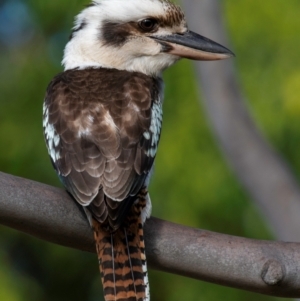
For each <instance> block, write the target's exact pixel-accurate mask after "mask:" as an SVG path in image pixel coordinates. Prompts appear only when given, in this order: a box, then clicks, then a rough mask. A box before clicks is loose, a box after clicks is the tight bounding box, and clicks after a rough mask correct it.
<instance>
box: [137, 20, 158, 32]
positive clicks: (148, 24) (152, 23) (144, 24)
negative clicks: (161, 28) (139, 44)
mask: <svg viewBox="0 0 300 301" xmlns="http://www.w3.org/2000/svg"><path fill="white" fill-rule="evenodd" d="M139 26H140V28H141V29H142V30H144V31H146V32H150V31H153V30H155V29H156V28H157V21H156V20H155V19H144V20H142V21H140V22H139Z"/></svg>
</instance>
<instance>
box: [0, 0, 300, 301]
mask: <svg viewBox="0 0 300 301" xmlns="http://www.w3.org/2000/svg"><path fill="white" fill-rule="evenodd" d="M88 3H89V2H88V1H87V0H76V1H75V0H72V1H71V0H64V1H60V0H51V1H45V0H27V1H25V0H24V1H22V0H7V1H3V0H0V66H1V68H0V145H1V147H0V171H2V172H6V173H10V174H13V175H17V176H20V177H25V178H29V179H33V180H36V181H40V182H43V183H47V184H50V185H55V186H61V185H60V183H59V181H58V179H57V176H56V174H55V172H54V170H53V169H52V166H51V164H50V160H49V158H48V155H47V151H46V148H45V145H44V140H43V135H42V102H43V97H44V94H45V90H46V87H47V84H48V83H49V82H50V80H51V78H52V77H53V76H54V75H55V74H57V73H59V72H61V71H62V67H61V65H60V61H61V58H62V54H63V48H64V45H65V44H66V42H67V41H68V37H69V35H70V29H71V27H72V22H73V17H74V16H75V15H76V14H77V13H78V12H79V11H80V10H81V9H82V8H83V6H84V5H86V4H88ZM222 7H223V13H224V19H225V21H226V26H227V29H228V32H229V37H230V40H231V45H228V46H229V48H230V49H232V50H233V51H234V52H235V54H236V59H235V64H236V67H237V71H238V74H239V80H240V83H241V86H242V89H243V92H244V95H245V96H246V98H247V100H248V103H247V106H248V109H249V110H250V112H251V114H252V116H253V118H254V119H255V121H256V123H257V125H258V127H259V128H260V130H261V131H262V132H263V134H264V135H265V137H267V139H268V140H269V141H270V143H271V144H272V145H273V146H274V148H275V149H276V150H277V151H278V152H279V153H280V154H281V155H282V156H283V157H284V158H285V159H286V160H287V162H288V164H289V165H290V166H291V168H292V169H293V172H294V174H295V175H296V177H298V178H299V176H300V156H299V149H300V130H299V127H300V118H299V116H300V101H299V99H298V95H300V68H299V66H300V55H299V49H300V38H299V32H300V21H299V12H300V2H299V1H297V0H289V1H288V2H287V1H285V2H283V1H281V0H273V1H263V2H262V1H253V0H244V1H234V0H223V1H222ZM199 15H200V14H199ZM198 32H199V33H201V29H199V30H198ZM164 79H165V82H166V91H165V103H164V124H163V132H162V136H161V142H160V147H159V150H158V155H157V159H156V169H155V174H154V177H153V180H152V183H151V187H150V192H151V199H152V202H153V215H154V216H156V217H160V218H163V219H166V220H169V221H173V222H176V223H180V224H184V225H188V226H192V227H197V228H204V229H208V230H212V231H217V232H222V233H228V234H232V235H238V236H244V237H249V238H257V239H272V238H273V237H272V235H271V232H270V231H269V226H268V224H267V223H266V222H265V221H264V218H263V217H262V216H261V215H260V213H259V212H258V210H257V208H256V207H255V205H254V204H253V202H252V201H251V199H250V198H249V197H248V196H247V194H246V192H245V191H244V189H243V188H242V187H241V185H240V184H239V183H238V181H237V179H236V178H235V176H234V174H233V173H232V171H231V169H230V168H229V167H228V165H227V164H226V162H225V160H224V158H223V156H222V152H221V150H220V149H219V148H218V146H217V144H216V142H215V140H214V137H213V135H212V133H211V130H210V128H209V123H208V120H207V118H206V116H205V114H204V112H203V109H202V107H201V106H200V105H199V102H198V97H199V95H200V93H199V90H198V87H197V86H196V79H195V77H194V73H193V66H192V64H191V62H189V61H187V60H182V61H181V62H179V63H178V64H177V65H175V66H173V67H172V68H170V69H169V70H168V71H166V72H165V74H164ZM41 197H42V196H41ZM0 267H1V268H0V300H3V301H25V300H26V301H27V300H31V301H63V300H73V301H77V300H78V301H79V300H86V301H96V300H97V301H101V300H103V299H102V287H101V284H100V282H101V281H100V275H99V272H98V264H97V259H96V255H94V254H88V253H84V252H79V251H76V250H72V249H67V248H64V247H60V246H56V245H53V244H50V243H46V242H43V241H41V240H38V239H36V238H33V237H30V236H28V235H25V234H23V233H20V232H17V231H14V230H11V229H8V228H4V227H0ZM150 287H151V295H152V300H155V301H179V300H180V301H182V300H189V301H194V300H195V301H196V300H202V301H210V300H224V301H225V300H231V301H234V300H268V301H273V300H277V299H278V300H279V298H274V297H267V296H262V295H257V294H253V293H249V292H244V291H240V290H236V289H230V288H224V287H221V286H217V285H213V284H208V283H205V282H200V281H195V280H192V279H188V278H184V277H180V276H175V275H170V274H167V273H161V272H156V271H153V270H150ZM280 300H284V299H280Z"/></svg>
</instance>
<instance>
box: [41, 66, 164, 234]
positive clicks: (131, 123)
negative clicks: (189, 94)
mask: <svg viewBox="0 0 300 301" xmlns="http://www.w3.org/2000/svg"><path fill="white" fill-rule="evenodd" d="M159 89H160V82H159V80H157V79H154V78H150V77H148V76H146V75H143V74H140V73H134V72H127V71H120V70H115V69H85V70H69V71H66V72H63V73H61V74H59V75H58V76H56V77H55V78H54V79H53V80H52V82H51V83H50V85H49V87H48V90H47V95H46V98H45V104H44V132H45V139H46V142H47V145H48V151H49V154H50V156H51V159H52V161H53V164H54V166H55V168H56V170H57V172H58V174H59V176H60V178H61V180H62V182H63V184H64V185H65V186H66V188H67V190H68V191H69V192H70V193H71V194H72V195H73V196H74V198H75V199H76V200H77V201H78V202H79V203H80V204H81V205H83V206H88V208H89V209H90V210H91V212H92V214H93V216H94V217H95V218H96V219H98V220H99V221H100V222H108V223H109V225H110V227H112V228H113V229H116V228H118V227H119V225H120V223H122V220H123V218H124V216H125V215H126V212H127V210H128V209H129V208H130V207H131V205H132V203H133V202H134V199H135V198H134V197H135V196H136V194H137V193H138V192H139V190H140V189H141V188H142V187H143V185H144V183H145V179H146V177H147V175H148V173H149V172H150V170H151V168H152V165H153V160H154V156H151V155H149V152H148V149H147V148H149V147H151V139H150V137H148V138H149V139H146V138H145V136H144V133H148V135H151V131H150V126H151V122H152V121H151V118H153V116H152V106H153V103H154V102H155V101H159V97H158V94H159Z"/></svg>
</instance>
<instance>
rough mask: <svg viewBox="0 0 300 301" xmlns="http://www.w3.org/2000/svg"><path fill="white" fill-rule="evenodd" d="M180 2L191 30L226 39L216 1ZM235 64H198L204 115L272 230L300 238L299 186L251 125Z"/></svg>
mask: <svg viewBox="0 0 300 301" xmlns="http://www.w3.org/2000/svg"><path fill="white" fill-rule="evenodd" d="M182 2H183V4H184V8H185V12H186V16H187V20H189V26H190V28H191V29H192V30H195V31H196V32H199V30H201V32H200V33H201V34H203V35H204V36H207V37H209V38H210V39H213V40H215V41H218V42H219V43H221V44H223V45H228V44H229V43H228V39H227V37H226V36H227V35H226V32H225V26H224V24H223V22H222V21H223V20H222V13H221V5H220V1H219V0H202V1H193V0H182ZM245 38H246V37H245ZM237 55H238V56H241V55H243V54H242V53H238V54H237ZM233 64H234V60H226V61H224V62H209V63H196V65H195V66H196V73H197V76H198V79H199V87H201V88H202V92H203V95H204V97H203V103H204V106H205V109H206V111H207V115H208V117H209V118H210V122H211V123H212V125H213V129H214V131H215V134H216V137H217V139H218V141H219V143H220V146H221V148H222V150H223V151H224V154H225V156H226V158H227V159H228V162H229V163H230V165H231V166H232V167H233V170H234V171H235V172H236V174H237V176H238V179H239V180H240V181H241V182H242V184H243V185H244V186H245V188H246V189H247V191H248V192H249V193H250V195H251V197H252V199H253V200H254V201H256V204H257V205H258V207H259V208H260V209H261V211H262V212H263V214H264V215H265V216H266V217H267V219H268V222H269V224H270V225H271V228H272V230H273V232H274V235H275V236H276V237H278V238H279V239H282V240H289V241H300V231H299V229H300V219H299V215H300V188H299V185H298V183H297V181H296V179H295V177H294V175H293V174H292V172H291V171H290V169H289V168H288V166H287V164H286V163H285V162H284V161H283V159H282V158H281V157H280V156H279V155H278V154H277V153H276V152H275V151H274V150H273V148H272V147H271V146H270V145H269V144H268V142H267V141H266V140H265V138H264V137H263V136H262V134H261V133H260V132H259V131H258V129H257V127H256V125H255V124H254V122H253V120H252V118H251V116H250V114H249V112H248V110H247V108H246V105H245V100H244V98H243V96H242V92H241V88H240V86H239V84H238V80H237V77H236V74H235V71H234V65H233ZM258 84H259V83H258ZM283 225H284V226H283Z"/></svg>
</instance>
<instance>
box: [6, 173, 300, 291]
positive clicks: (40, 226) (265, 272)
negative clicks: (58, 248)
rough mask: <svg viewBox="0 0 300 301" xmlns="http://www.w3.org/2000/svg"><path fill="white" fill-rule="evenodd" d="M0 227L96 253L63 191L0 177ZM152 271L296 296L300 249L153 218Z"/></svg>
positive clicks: (149, 226)
mask: <svg viewBox="0 0 300 301" xmlns="http://www.w3.org/2000/svg"><path fill="white" fill-rule="evenodd" d="M0 224H3V225H5V226H8V227H11V228H14V229H17V230H20V231H22V232H25V233H28V234H31V235H33V236H35V237H38V238H40V239H43V240H46V241H49V242H53V243H57V244H60V245H63V246H66V247H72V248H75V249H80V250H83V251H88V252H95V247H94V242H93V235H92V231H91V229H90V227H89V225H88V222H87V220H86V218H85V215H84V213H83V211H82V210H80V207H79V206H78V205H77V204H76V203H75V202H74V201H72V199H71V198H70V197H69V195H68V194H67V193H66V192H65V191H64V190H62V189H59V188H55V187H51V186H48V185H45V184H41V183H38V182H34V181H31V180H27V179H22V178H18V177H15V176H12V175H7V174H4V173H0ZM145 240H146V251H147V257H148V262H149V265H150V267H152V268H154V269H157V270H161V271H165V272H170V273H175V274H179V275H183V276H187V277H192V278H196V279H199V280H204V281H209V282H213V283H217V284H221V285H226V286H231V287H235V288H240V289H245V290H249V291H253V292H258V293H262V294H267V295H274V296H281V297H300V244H299V243H283V242H269V241H258V240H251V239H246V238H240V237H234V236H229V235H224V234H218V233H213V232H210V231H206V230H198V229H193V228H188V227H185V226H180V225H176V224H173V223H169V222H166V221H162V220H159V219H157V218H151V219H150V220H149V221H147V223H146V225H145Z"/></svg>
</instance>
